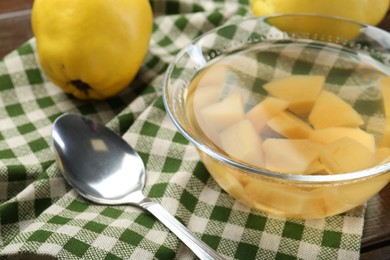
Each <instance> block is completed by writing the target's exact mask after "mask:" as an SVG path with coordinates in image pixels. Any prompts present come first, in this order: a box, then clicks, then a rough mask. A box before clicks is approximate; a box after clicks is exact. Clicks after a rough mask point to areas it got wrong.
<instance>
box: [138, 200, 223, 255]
mask: <svg viewBox="0 0 390 260" xmlns="http://www.w3.org/2000/svg"><path fill="white" fill-rule="evenodd" d="M139 205H140V206H141V207H142V208H143V209H145V210H147V211H149V212H150V213H152V214H153V215H154V216H155V217H156V218H157V219H158V220H160V221H161V223H163V224H164V225H165V226H166V227H167V228H168V229H169V230H171V231H172V232H173V233H174V234H175V235H176V236H177V237H178V238H179V239H180V240H181V241H182V242H183V243H184V244H186V245H187V246H188V247H189V248H190V249H191V250H192V252H194V254H195V255H196V256H198V257H199V258H200V259H202V260H203V259H210V260H211V259H216V260H218V259H221V260H222V259H224V258H223V257H222V256H220V255H219V254H218V253H217V252H216V251H214V249H212V248H211V247H209V246H208V245H207V244H205V243H204V242H203V241H202V240H200V239H198V238H197V237H195V236H194V235H193V234H192V233H191V231H190V230H189V229H187V228H186V227H185V226H184V225H183V224H181V223H180V222H179V221H178V220H177V219H176V218H175V217H173V216H172V215H171V214H169V212H168V211H167V210H166V209H164V208H163V207H162V206H161V205H160V204H158V203H157V202H154V201H152V200H150V199H148V198H145V199H144V200H143V201H142V202H141V203H139Z"/></svg>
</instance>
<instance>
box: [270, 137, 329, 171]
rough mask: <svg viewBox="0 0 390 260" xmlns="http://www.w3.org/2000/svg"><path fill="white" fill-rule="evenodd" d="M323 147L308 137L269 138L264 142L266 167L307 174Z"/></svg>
mask: <svg viewBox="0 0 390 260" xmlns="http://www.w3.org/2000/svg"><path fill="white" fill-rule="evenodd" d="M321 147H322V146H321V145H320V144H318V143H316V142H314V141H311V140H308V139H295V140H293V139H276V138H269V139H267V140H265V141H264V142H263V150H264V155H265V167H266V168H267V169H269V170H271V171H277V172H283V173H292V174H305V173H307V172H308V169H309V167H310V166H311V165H312V163H313V162H314V161H315V160H317V159H318V157H319V153H320V149H321Z"/></svg>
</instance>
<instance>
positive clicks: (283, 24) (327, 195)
mask: <svg viewBox="0 0 390 260" xmlns="http://www.w3.org/2000/svg"><path fill="white" fill-rule="evenodd" d="M389 47H390V36H389V34H388V33H387V32H385V31H383V30H380V29H378V28H375V27H372V26H368V25H365V24H362V23H357V22H354V21H351V20H346V19H342V18H336V17H329V16H318V15H304V14H281V15H273V16H267V17H250V18H246V19H243V20H240V21H238V22H235V23H232V24H227V25H224V26H221V27H219V28H216V29H214V30H211V31H209V32H207V33H205V34H204V35H202V36H200V37H199V38H197V39H195V40H194V41H193V42H192V43H191V44H189V45H188V46H186V47H185V48H184V49H183V50H182V51H180V52H179V53H178V54H177V56H176V58H175V59H174V60H173V62H172V63H171V64H170V66H169V68H168V70H167V72H166V75H165V79H164V85H163V99H164V105H165V107H166V110H167V112H168V114H169V116H170V118H171V119H172V121H173V122H174V124H175V126H176V127H177V128H178V129H179V131H180V132H181V133H182V134H183V135H184V136H185V137H186V138H187V139H188V140H189V141H190V142H191V143H192V144H193V145H194V146H195V147H196V148H197V150H198V151H199V154H200V158H201V160H202V162H203V163H204V165H205V166H206V168H207V169H208V171H209V172H210V174H211V175H212V176H213V178H214V179H215V180H216V182H217V183H218V184H219V185H220V186H221V187H222V189H224V190H225V191H226V192H227V193H229V194H230V195H231V196H233V197H234V198H236V199H237V200H239V201H241V202H242V203H244V204H246V205H248V206H250V207H252V208H254V209H257V210H259V211H262V212H266V213H269V214H273V215H279V216H284V217H290V218H300V219H313V218H322V217H326V216H332V215H336V214H339V213H342V212H346V211H348V210H350V209H352V208H354V207H356V206H359V205H361V204H364V203H365V202H366V201H367V200H368V199H370V198H371V197H372V196H373V195H375V194H376V193H378V192H379V191H380V190H381V189H382V188H383V187H385V186H386V185H387V183H388V182H389V180H390V173H389V168H390V163H389V162H388V161H389V159H390V157H389V155H390V148H389V147H390V119H388V118H390V115H389V113H390V106H389V105H387V103H389V104H390V101H389V98H390V91H389V90H387V89H390V79H389V80H388V78H387V75H390V67H389V64H390V56H389V54H388V53H389ZM300 76H303V77H304V78H311V79H309V81H300V80H298V81H297V82H298V83H299V84H298V85H300V86H301V87H299V86H298V87H295V89H294V90H293V91H290V89H287V90H286V88H283V87H282V88H281V89H282V91H279V92H278V91H276V92H278V93H276V94H275V95H276V97H275V96H272V97H270V91H269V89H268V88H267V84H268V83H270V82H271V83H272V82H275V81H277V80H280V79H291V78H289V77H295V78H296V77H300ZM313 77H314V78H315V77H320V78H322V80H323V81H322V85H321V88H320V90H319V93H320V94H318V95H321V93H323V92H326V93H328V95H331V96H332V97H333V99H332V98H330V99H326V98H325V99H323V100H326V102H327V103H326V102H325V106H324V105H323V106H322V108H321V109H319V110H320V111H322V112H321V113H322V114H321V115H320V116H319V117H316V120H314V119H313V120H312V118H310V115H311V114H313V113H314V107H315V106H316V102H317V101H318V100H319V99H320V98H319V96H317V97H316V99H315V100H311V99H310V98H309V101H307V100H306V101H307V102H308V103H307V102H306V101H305V102H306V103H304V104H303V105H302V104H300V105H302V107H303V110H304V111H300V110H299V109H298V110H294V109H292V111H288V109H289V108H292V107H290V105H291V104H292V101H291V100H287V105H285V107H286V106H287V113H288V114H289V115H293V116H294V117H299V119H300V121H303V122H304V124H305V125H306V126H309V128H310V130H309V134H304V135H303V136H302V135H301V134H302V130H301V129H300V128H299V127H298V130H297V129H295V128H294V129H293V130H291V129H290V128H289V127H290V126H286V124H285V123H283V122H282V123H281V125H279V126H277V127H276V128H274V127H273V126H272V125H271V123H270V122H271V121H270V120H271V119H274V120H273V121H275V118H274V117H275V116H276V115H280V113H282V112H280V110H277V109H274V108H273V107H278V105H270V106H265V107H266V110H267V109H269V110H270V111H271V112H270V114H269V115H268V116H265V117H266V120H264V122H262V123H261V122H260V123H259V125H261V127H258V126H257V127H256V126H255V127H254V125H256V124H257V123H256V122H253V121H251V120H249V119H251V117H250V116H248V114H249V111H251V109H253V108H254V107H255V106H256V105H257V104H259V103H260V102H262V101H264V100H265V99H267V98H268V99H269V98H271V99H272V98H274V100H275V98H276V99H278V100H279V101H280V97H279V96H278V95H277V94H281V96H283V93H286V92H291V93H292V94H291V95H293V96H294V95H295V98H297V97H296V96H297V95H296V93H299V95H298V98H299V96H305V95H306V93H309V92H313V88H314V86H313V88H312V87H311V86H312V85H315V83H314V81H315V80H312V78H313ZM288 82H291V81H290V80H289V81H288ZM279 85H280V84H279ZM296 85H297V84H296ZM302 86H303V87H302ZM307 87H309V88H307ZM294 93H295V94H294ZM329 93H330V94H329ZM237 96H239V98H237ZM287 96H288V95H287ZM282 99H283V98H282ZM336 99H337V100H338V101H335V100H336ZM226 100H229V101H226ZM340 100H341V101H340ZM339 101H340V102H339ZM240 102H241V103H242V104H241V103H240ZM310 102H311V103H310ZM238 103H240V104H241V106H242V109H243V111H239V110H240V109H238V110H237V109H236V108H237V107H239V106H236V104H238ZM271 103H272V102H271ZM276 103H277V102H276ZM276 103H274V104H276ZM282 103H283V102H282ZM317 103H320V102H319V101H318V102H317ZM339 103H343V104H344V105H340V106H339ZM215 104H217V105H215ZM278 104H280V103H278ZM308 104H309V105H308ZM213 105H214V107H213V109H214V110H213V109H211V108H210V107H212V106H213ZM300 105H299V104H298V107H300ZM318 106H319V105H318ZM302 107H301V108H302ZM344 107H348V109H350V110H353V111H354V113H355V114H354V115H352V114H348V113H346V114H345V113H344V110H343V109H344ZM308 108H310V109H311V110H310V109H309V110H308ZM254 110H255V109H254ZM260 110H261V109H260ZM263 110H264V107H263ZM285 110H286V109H285ZM285 110H283V113H284V112H285ZM263 112H264V111H263ZM305 113H306V114H305ZM307 113H309V114H310V115H309V116H308V115H307ZM344 114H345V118H344V119H343V120H346V121H342V122H341V123H340V122H339V123H340V124H339V125H337V124H336V123H331V124H330V125H329V124H328V125H326V123H324V122H328V121H332V120H333V118H339V116H340V115H344ZM262 116H263V117H264V113H263V114H261V113H260V114H256V113H254V116H252V118H253V117H254V118H260V117H262ZM341 117H342V116H341ZM355 117H356V118H359V120H360V121H361V122H359V123H357V124H354V123H353V122H355V123H356V120H355V121H354V119H353V118H355ZM313 118H314V116H313ZM329 118H330V119H331V120H328V119H329ZM351 118H352V119H351ZM359 120H358V121H359ZM276 121H277V120H276ZM336 121H337V120H336ZM347 121H348V123H346V122H347ZM248 122H250V123H248ZM332 122H333V121H332ZM351 122H352V123H351ZM240 123H241V124H240ZM324 124H325V126H324ZM332 124H336V125H332ZM233 125H235V127H232V126H233ZM237 125H239V126H237ZM287 125H288V124H287ZM270 126H271V127H270ZM306 126H305V127H306ZM323 128H336V129H339V130H340V129H345V128H348V131H344V130H343V131H341V132H342V134H340V131H339V130H337V131H338V134H333V135H332V134H330V135H331V136H333V137H329V133H328V134H325V133H324V132H321V131H317V130H321V129H323ZM227 129H229V130H227ZM231 129H234V131H233V130H231ZM259 129H260V130H259ZM275 129H276V130H275ZM280 129H282V130H280ZM253 130H255V131H253ZM313 131H314V132H316V133H317V137H318V136H319V137H318V138H317V139H316V144H320V145H319V146H318V147H317V148H318V150H310V149H312V148H310V147H307V146H303V147H304V148H303V153H304V154H305V156H308V157H310V160H309V161H307V160H306V159H305V160H306V161H305V160H301V159H299V158H300V157H299V156H298V157H299V158H298V159H296V157H297V156H296V155H293V154H291V153H289V151H290V150H291V149H290V148H291V145H290V146H289V145H287V146H286V145H285V143H291V142H290V141H291V140H294V141H293V142H292V143H294V142H296V141H297V140H298V142H300V141H301V140H306V141H307V140H310V141H313V140H312V136H313V135H312V132H313ZM334 131H335V130H333V133H334ZM337 131H336V132H337ZM351 131H352V132H354V131H357V132H359V133H362V135H360V134H356V135H355V134H354V133H352V132H351ZM325 132H326V131H325ZM323 133H324V134H323ZM335 135H336V136H339V137H338V139H335V138H334V136H335ZM367 135H369V136H370V137H369V138H368V139H367V138H366V137H367ZM256 136H257V137H258V138H257V137H256ZM308 136H309V137H308ZM340 136H341V137H344V139H348V140H350V139H354V144H356V143H359V145H360V146H359V145H357V144H356V146H354V145H351V146H350V145H349V143H348V142H346V143H345V142H341V143H340V144H339V146H337V145H336V146H335V145H334V144H333V143H335V142H336V141H340V139H343V138H341V137H340ZM362 136H366V137H362ZM252 137H254V138H252ZM332 138H333V139H332ZM330 139H332V140H330ZM363 139H364V140H366V141H364V140H363ZM286 140H287V141H286ZM367 140H368V141H367ZM271 141H272V142H271ZM306 141H305V142H306ZM343 141H345V140H343ZM266 143H267V145H266ZM282 143H283V144H282ZM330 144H332V145H330ZM362 145H363V146H364V147H365V148H361V146H362ZM258 146H260V147H261V148H260V149H257V148H256V147H258ZM325 146H326V147H328V148H326V149H324V148H323V147H325ZM266 147H268V148H266ZM300 147H302V146H300ZM329 147H333V148H329ZM335 147H336V148H335ZM317 148H316V149H317ZM332 149H333V150H332ZM360 149H362V150H360ZM324 150H326V151H327V152H324ZM259 151H260V152H259ZM290 152H291V151H290ZM329 153H330V157H329ZM275 156H276V157H275ZM278 156H279V157H278ZM260 157H261V158H260ZM275 158H276V159H275ZM313 158H314V159H313ZM329 158H331V159H329ZM367 158H368V159H367ZM257 159H259V161H261V162H258V161H257ZM272 160H273V163H274V164H272ZM329 160H330V161H329ZM270 161H271V162H270ZM308 162H310V163H308ZM270 165H271V166H270ZM275 165H278V167H279V168H278V167H274V166H275ZM296 165H300V166H302V165H304V166H303V168H302V170H301V171H297V169H296V168H295V166H296ZM324 165H325V166H324ZM298 168H299V167H298ZM299 169H301V168H299Z"/></svg>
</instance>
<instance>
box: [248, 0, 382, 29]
mask: <svg viewBox="0 0 390 260" xmlns="http://www.w3.org/2000/svg"><path fill="white" fill-rule="evenodd" d="M389 3H390V1H389V0H342V1H340V0H316V1H313V0H251V7H252V10H253V14H255V15H258V16H263V15H271V14H277V13H313V14H323V15H331V16H340V17H345V18H348V19H352V20H355V21H358V22H362V23H366V24H369V25H377V24H378V23H379V22H380V21H381V20H382V19H383V18H384V16H385V15H386V13H387V11H388V9H389ZM324 26H327V25H326V24H324Z"/></svg>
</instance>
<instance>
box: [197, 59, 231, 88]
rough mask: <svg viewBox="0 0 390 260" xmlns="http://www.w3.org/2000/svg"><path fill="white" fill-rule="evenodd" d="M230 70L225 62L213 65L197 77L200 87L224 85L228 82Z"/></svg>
mask: <svg viewBox="0 0 390 260" xmlns="http://www.w3.org/2000/svg"><path fill="white" fill-rule="evenodd" d="M228 70H229V69H228V67H227V66H226V65H224V64H215V65H211V66H210V67H208V68H206V69H205V70H203V71H202V72H201V74H200V75H199V76H198V77H196V78H197V79H199V81H198V83H197V86H198V88H210V87H215V86H216V87H222V86H223V85H224V84H225V82H226V77H227V73H228Z"/></svg>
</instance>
